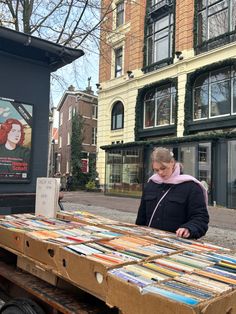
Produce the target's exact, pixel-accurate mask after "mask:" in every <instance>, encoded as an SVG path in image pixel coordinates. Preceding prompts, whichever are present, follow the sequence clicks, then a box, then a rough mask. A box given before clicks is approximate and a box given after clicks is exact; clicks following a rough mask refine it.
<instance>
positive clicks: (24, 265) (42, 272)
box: [17, 256, 58, 286]
mask: <svg viewBox="0 0 236 314" xmlns="http://www.w3.org/2000/svg"><path fill="white" fill-rule="evenodd" d="M17 267H19V268H20V269H22V270H24V271H26V272H28V273H30V274H32V275H34V276H36V277H38V278H40V279H42V280H44V281H46V282H48V283H50V284H51V285H54V286H56V285H57V281H58V277H57V276H56V275H55V274H53V273H52V271H51V270H50V269H49V268H47V269H45V268H44V267H43V265H42V264H37V263H35V262H34V261H32V260H29V259H28V258H26V257H24V256H18V257H17Z"/></svg>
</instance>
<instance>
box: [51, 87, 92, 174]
mask: <svg viewBox="0 0 236 314" xmlns="http://www.w3.org/2000/svg"><path fill="white" fill-rule="evenodd" d="M97 109H98V103H97V96H96V95H94V93H93V91H92V90H91V88H90V87H87V89H86V90H85V91H76V90H75V88H74V87H73V86H70V87H69V88H68V90H67V91H65V93H64V95H63V96H62V98H61V100H60V102H59V104H58V108H57V110H58V111H59V127H58V149H57V158H56V159H57V160H56V169H57V172H59V173H60V174H66V173H67V174H69V173H70V172H71V134H72V117H73V115H74V114H75V112H77V114H78V115H79V116H80V117H81V118H82V121H83V141H82V168H83V169H82V171H83V172H84V173H87V172H89V160H90V159H93V160H96V144H97V112H98V110H97Z"/></svg>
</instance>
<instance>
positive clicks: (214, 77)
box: [193, 67, 236, 120]
mask: <svg viewBox="0 0 236 314" xmlns="http://www.w3.org/2000/svg"><path fill="white" fill-rule="evenodd" d="M234 114H236V71H235V67H225V68H222V69H219V70H216V71H212V72H209V73H206V74H203V75H201V76H199V77H198V78H197V79H196V81H195V83H194V88H193V120H202V119H212V118H216V117H227V116H230V115H234Z"/></svg>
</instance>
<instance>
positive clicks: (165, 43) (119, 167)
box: [97, 0, 236, 208]
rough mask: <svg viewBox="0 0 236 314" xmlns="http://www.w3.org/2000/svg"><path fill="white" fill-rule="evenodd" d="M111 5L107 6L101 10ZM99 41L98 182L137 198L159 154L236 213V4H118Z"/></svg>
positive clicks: (163, 0) (169, 0)
mask: <svg viewBox="0 0 236 314" xmlns="http://www.w3.org/2000/svg"><path fill="white" fill-rule="evenodd" d="M106 3H107V0H104V4H106ZM113 9H114V10H113V11H112V12H111V13H110V16H108V17H107V18H105V22H104V26H105V27H104V29H106V30H107V29H108V30H109V31H107V32H102V33H101V57H100V81H99V83H100V86H99V98H98V103H99V111H98V146H97V147H98V148H99V152H98V161H97V171H98V173H99V177H100V183H101V184H102V185H103V186H104V189H105V192H106V193H108V194H121V195H140V194H141V191H142V187H143V184H144V183H145V181H146V179H147V177H148V176H149V175H150V173H151V167H150V164H149V157H150V153H151V151H152V149H153V147H155V146H165V147H169V148H171V149H172V150H173V152H174V155H175V158H176V159H178V160H179V161H181V162H182V163H183V164H184V170H185V173H189V174H192V175H194V176H195V177H197V178H198V179H199V180H202V181H205V182H206V183H207V185H208V187H209V199H210V202H216V203H217V204H221V205H225V206H228V207H233V208H234V207H235V208H236V158H235V154H236V59H235V58H236V31H235V29H236V28H235V27H236V0H230V1H207V0H206V1H193V0H191V1H187V0H182V1H180V0H176V1H172V0H161V1H158V0H153V1H151V2H148V4H147V5H146V2H145V1H117V2H114V4H113Z"/></svg>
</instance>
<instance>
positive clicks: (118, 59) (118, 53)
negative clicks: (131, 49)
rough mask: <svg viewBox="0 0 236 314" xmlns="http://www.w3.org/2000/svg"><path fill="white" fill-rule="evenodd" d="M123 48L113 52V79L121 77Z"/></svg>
mask: <svg viewBox="0 0 236 314" xmlns="http://www.w3.org/2000/svg"><path fill="white" fill-rule="evenodd" d="M122 59H123V48H118V49H116V50H115V77H119V76H121V75H122Z"/></svg>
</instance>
